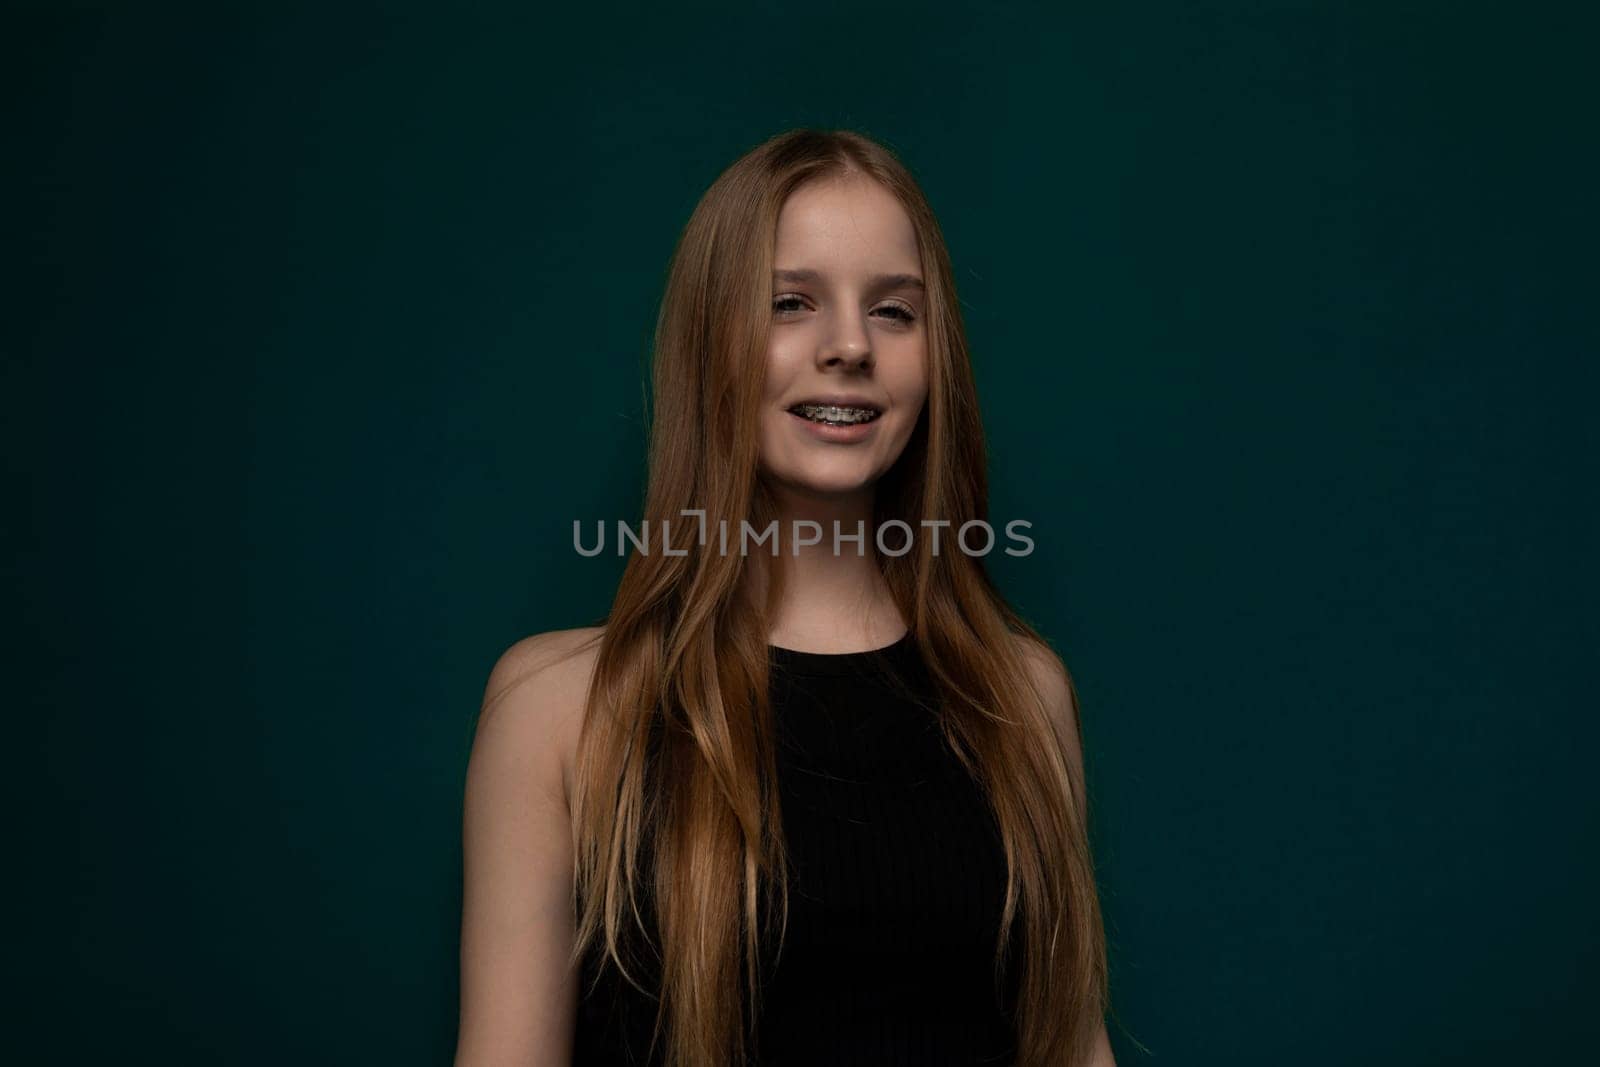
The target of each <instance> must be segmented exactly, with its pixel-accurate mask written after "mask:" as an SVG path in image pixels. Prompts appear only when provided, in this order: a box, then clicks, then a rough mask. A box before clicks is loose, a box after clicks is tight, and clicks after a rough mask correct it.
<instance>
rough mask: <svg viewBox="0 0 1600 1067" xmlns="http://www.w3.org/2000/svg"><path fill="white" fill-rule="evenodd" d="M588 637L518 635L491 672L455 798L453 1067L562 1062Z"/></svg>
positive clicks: (568, 1024)
mask: <svg viewBox="0 0 1600 1067" xmlns="http://www.w3.org/2000/svg"><path fill="white" fill-rule="evenodd" d="M593 633H594V631H584V630H577V631H574V630H565V631H557V632H554V633H548V634H539V635H536V636H534V637H529V638H526V639H524V640H522V641H519V642H518V643H517V644H515V645H513V646H512V647H511V648H510V649H508V650H507V651H506V652H505V654H504V655H502V656H501V657H500V660H499V662H497V663H496V664H495V667H494V669H493V671H492V672H491V673H490V675H489V683H488V687H487V691H486V693H485V697H484V708H483V711H482V713H481V714H480V715H479V718H478V726H477V735H476V737H475V738H474V740H473V744H472V755H471V758H470V760H469V761H468V765H467V780H466V793H465V798H464V803H463V819H462V830H463V839H462V848H463V886H462V890H463V895H462V914H461V1021H460V1033H459V1037H458V1039H457V1044H456V1058H455V1063H456V1067H511V1065H516V1067H535V1065H537V1067H544V1065H552V1067H553V1065H557V1064H562V1065H564V1064H567V1063H569V1062H570V1060H571V1056H572V1031H573V1019H574V1012H575V1009H576V991H577V986H576V983H575V981H574V980H573V977H572V975H571V974H570V973H569V970H568V967H567V956H568V953H569V952H570V951H571V946H572V938H573V925H574V923H573V914H572V902H571V894H572V862H573V861H572V836H571V826H570V821H569V818H568V807H567V773H568V768H569V767H570V760H571V755H570V754H571V752H572V751H573V748H574V746H575V742H576V736H577V728H578V726H579V724H580V723H581V721H582V714H583V700H584V693H585V690H586V688H587V685H588V671H589V670H590V669H591V668H592V664H593V655H592V650H589V654H583V652H582V651H580V650H581V649H582V646H583V644H584V641H585V638H586V637H588V636H589V635H592V634H593Z"/></svg>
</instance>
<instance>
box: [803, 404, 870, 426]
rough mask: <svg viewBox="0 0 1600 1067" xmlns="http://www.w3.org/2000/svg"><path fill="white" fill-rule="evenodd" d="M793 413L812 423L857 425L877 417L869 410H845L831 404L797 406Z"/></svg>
mask: <svg viewBox="0 0 1600 1067" xmlns="http://www.w3.org/2000/svg"><path fill="white" fill-rule="evenodd" d="M793 410H794V411H796V412H798V413H800V414H801V415H804V416H805V417H806V418H808V419H811V420H812V421H813V422H838V423H845V424H850V423H858V422H871V421H872V420H873V419H875V418H877V417H878V412H876V411H874V410H872V409H871V408H845V407H837V406H835V405H833V404H797V405H795V407H794V408H793Z"/></svg>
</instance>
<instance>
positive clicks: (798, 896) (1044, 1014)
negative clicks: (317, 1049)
mask: <svg viewBox="0 0 1600 1067" xmlns="http://www.w3.org/2000/svg"><path fill="white" fill-rule="evenodd" d="M653 405H654V406H653V412H652V420H651V452H650V472H649V489H648V494H647V500H646V506H645V520H646V521H645V523H643V524H640V526H634V527H632V528H631V529H633V530H635V531H639V530H640V529H641V527H642V532H643V533H644V534H646V535H648V538H649V540H647V541H646V542H645V544H644V547H643V548H641V547H639V546H638V545H637V544H636V545H635V546H634V548H633V551H632V555H631V557H630V559H629V561H628V564H627V567H626V569H625V572H624V574H623V577H622V582H621V585H620V587H619V589H618V591H617V595H616V600H615V602H614V603H613V605H612V610H611V612H610V614H609V616H608V617H607V619H606V623H605V625H604V626H603V627H598V628H592V629H581V630H569V631H557V632H552V633H547V634H540V635H536V636H533V637H529V638H526V639H524V640H522V641H520V642H518V643H517V644H516V645H514V646H512V647H511V648H510V649H509V650H508V651H507V652H506V653H505V654H504V655H503V656H502V657H501V659H500V661H499V662H498V663H497V664H496V665H495V667H494V670H493V672H492V674H491V676H490V678H489V682H488V691H487V693H486V696H485V702H484V708H483V712H482V714H481V716H480V720H479V726H478V734H477V738H476V740H475V742H474V746H473V752H472V757H471V761H470V764H469V768H468V776H467V787H466V799H465V899H464V908H463V921H462V943H461V966H462V976H461V977H462V984H461V1030H460V1039H459V1045H458V1050H457V1058H456V1062H457V1064H458V1067H487V1065H490V1064H567V1063H578V1064H624V1063H639V1064H643V1063H659V1064H666V1065H669V1067H701V1065H705V1067H722V1065H730V1064H743V1063H760V1064H807V1065H828V1067H834V1065H842V1064H873V1065H875V1067H885V1065H891V1064H917V1065H919V1067H929V1065H935V1064H945V1063H950V1064H954V1063H960V1064H972V1063H996V1064H999V1063H1018V1064H1023V1065H1027V1067H1046V1065H1049V1067H1056V1065H1063V1067H1069V1065H1070V1067H1078V1065H1090V1067H1105V1065H1109V1064H1111V1063H1112V1057H1111V1050H1110V1046H1109V1044H1108V1042H1107V1040H1106V1034H1105V1028H1104V1024H1103V1018H1104V1012H1105V1009H1106V1007H1107V1003H1106V965H1105V948H1104V937H1103V933H1102V929H1101V922H1100V911H1099V904H1098V901H1097V897H1096V892H1095V881H1094V872H1093V866H1092V862H1091V857H1090V853H1089V848H1088V838H1087V821H1086V803H1087V798H1086V793H1085V787H1084V778H1083V766H1082V756H1081V751H1082V749H1081V742H1080V734H1079V722H1078V718H1077V712H1076V697H1075V694H1074V692H1073V687H1072V685H1071V681H1070V679H1069V677H1068V675H1067V672H1066V671H1065V669H1064V668H1063V666H1062V664H1061V661H1060V659H1059V658H1058V657H1057V656H1056V655H1055V654H1054V653H1053V652H1052V651H1051V650H1050V648H1049V646H1048V645H1047V644H1046V643H1045V642H1044V641H1043V640H1042V639H1041V638H1040V637H1039V636H1038V635H1037V634H1036V633H1035V632H1034V631H1033V630H1032V629H1031V628H1030V627H1029V626H1028V625H1027V624H1026V623H1025V622H1024V621H1023V620H1022V619H1020V618H1019V617H1018V616H1017V615H1016V614H1015V613H1014V612H1013V611H1012V610H1011V609H1010V608H1009V607H1008V606H1007V605H1006V603H1005V602H1004V600H1003V599H1002V598H1001V596H1000V595H999V593H998V592H997V591H996V590H995V588H994V586H993V585H992V584H991V583H990V581H989V579H988V577H987V575H986V573H985V570H984V567H983V560H982V556H981V554H979V552H978V551H977V550H978V549H979V548H980V547H981V544H982V542H983V541H984V538H983V537H982V536H980V535H979V534H978V533H972V534H971V536H969V537H968V538H967V539H966V540H965V541H964V542H962V543H961V544H960V545H958V544H957V542H956V540H955V538H956V534H957V532H958V531H960V530H961V528H962V527H963V526H964V525H965V524H968V523H972V522H974V521H976V520H984V521H986V520H987V512H986V508H987V499H986V498H987V485H986V476H985V454H984V447H983V434H982V427H981V424H980V421H979V413H978V404H977V399H976V396H975V389H974V383H973V376H972V370H971V367H970V364H969V360H968V354H967V348H966V340H965V335H964V332H963V328H962V324H961V317H960V313H959V307H958V304H957V301H956V294H955V289H954V284H953V280H952V273H951V269H950V263H949V258H948V255H947V252H946V250H945V246H944V242H943V239H942V237H941V235H940V232H939V228H938V225H937V223H936V221H935V219H934V216H933V214H932V212H931V210H930V209H929V207H928V204H927V201H926V200H925V198H924V196H923V194H922V192H921V191H920V189H919V188H918V187H917V185H916V183H915V182H914V181H913V179H912V178H911V176H910V174H909V173H908V172H907V171H906V169H905V168H904V167H903V166H902V165H901V164H900V163H899V162H898V161H897V160H896V159H895V158H894V157H893V156H892V155H891V154H890V153H889V152H888V151H887V150H886V149H885V148H883V147H882V146H880V145H878V144H876V143H875V142H873V141H871V140H869V139H867V138H865V137H862V136H859V135H857V134H852V133H847V132H818V131H811V130H799V131H793V132H790V133H786V134H783V135H781V136H778V137H776V138H774V139H772V140H770V141H768V142H767V143H765V144H763V145H761V146H760V147H758V148H756V149H755V150H753V151H752V152H750V153H749V154H747V155H746V156H744V157H743V158H742V159H740V160H738V161H737V162H736V163H734V164H733V165H732V166H731V167H730V168H729V169H728V170H727V171H725V172H724V173H723V174H722V175H721V177H719V178H718V179H717V181H716V182H715V184H713V185H712V187H711V188H710V190H709V191H707V193H706V194H705V196H704V197H703V198H702V199H701V201H700V203H699V205H698V206H697V208H696V209H695V212H694V214H693V217H692V218H691V219H690V220H689V224H688V226H687V228H686V229H685V231H684V233H683V236H682V238H681V241H680V243H679V245H678V248H677V251H676V254H675V256H674V258H673V261H672V268H671V272H670V276H669V280H668V283H667V289H666V294H665V298H664V300H663V302H662V306H661V313H660V317H659V320H658V323H657V331H656V345H655V361H654V394H653ZM774 520H776V523H777V526H776V530H775V531H774V530H773V529H772V523H773V522H774ZM946 523H947V524H948V525H944V524H946ZM810 524H815V525H814V526H813V525H810ZM835 524H837V532H838V534H839V537H838V539H836V537H835V536H834V535H835V533H836V527H835ZM819 531H820V532H821V534H822V536H820V537H818V533H819ZM763 534H768V535H772V534H775V536H773V537H770V538H762V537H761V535H763ZM966 546H970V547H971V548H972V549H973V551H970V552H969V551H968V550H967V547H966Z"/></svg>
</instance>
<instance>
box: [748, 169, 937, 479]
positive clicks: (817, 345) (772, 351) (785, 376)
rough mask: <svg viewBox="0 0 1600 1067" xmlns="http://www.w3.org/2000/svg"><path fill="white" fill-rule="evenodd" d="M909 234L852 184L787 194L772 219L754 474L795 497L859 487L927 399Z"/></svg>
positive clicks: (880, 202) (889, 209)
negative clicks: (758, 471)
mask: <svg viewBox="0 0 1600 1067" xmlns="http://www.w3.org/2000/svg"><path fill="white" fill-rule="evenodd" d="M925 311H926V300H925V298H924V294H923V286H922V264H921V260H920V257H919V256H918V254H917V239H916V231H915V230H914V229H913V228H912V226H911V219H910V218H909V217H908V216H907V215H906V212H905V209H904V208H902V207H901V206H900V202H899V201H898V200H896V199H895V197H894V195H893V194H892V193H890V192H889V191H888V190H887V189H885V188H884V187H883V186H881V185H879V184H878V183H877V182H876V181H874V180H872V179H871V178H868V177H866V176H864V175H860V174H849V175H845V176H841V177H834V178H826V179H819V180H816V181H813V182H809V183H807V184H805V185H802V186H801V187H800V188H798V189H796V190H795V191H794V192H793V193H792V194H791V195H790V197H789V199H788V200H787V201H785V203H784V205H783V209H782V211H781V212H780V213H779V216H778V232H777V246H776V249H775V251H774V255H773V276H772V329H771V341H770V342H769V345H768V349H767V376H766V389H765V394H764V397H763V401H762V410H761V428H760V434H761V468H762V471H763V472H764V473H765V474H766V475H767V477H768V478H769V479H770V480H772V481H774V482H776V483H777V484H778V485H779V486H782V487H784V488H786V489H789V490H791V491H798V492H799V493H801V494H803V495H806V496H812V497H815V496H840V495H848V494H855V493H859V492H860V491H862V490H863V489H867V488H870V487H871V486H872V484H873V483H874V482H876V481H877V479H878V478H879V477H881V476H882V475H883V474H884V472H886V471H887V470H888V469H889V468H890V467H891V466H893V465H894V461H895V460H896V459H898V458H899V456H900V453H901V451H902V450H904V448H905V445H906V441H907V440H909V439H910V437H911V431H912V430H913V429H914V428H915V427H916V424H917V417H918V416H919V415H920V414H921V412H922V405H923V401H924V400H926V399H927V395H928V342H927V327H926V325H925V322H924V318H925Z"/></svg>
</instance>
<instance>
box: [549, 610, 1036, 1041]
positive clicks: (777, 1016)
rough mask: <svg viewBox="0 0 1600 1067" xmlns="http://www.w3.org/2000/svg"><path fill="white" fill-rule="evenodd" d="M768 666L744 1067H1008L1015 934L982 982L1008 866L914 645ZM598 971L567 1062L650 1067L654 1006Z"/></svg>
mask: <svg viewBox="0 0 1600 1067" xmlns="http://www.w3.org/2000/svg"><path fill="white" fill-rule="evenodd" d="M769 656H770V659H771V663H772V707H773V714H774V719H775V724H776V729H777V741H778V755H777V766H778V781H779V795H780V799H781V803H782V808H783V829H784V834H785V843H786V845H787V848H788V854H789V863H790V875H789V882H788V887H789V918H788V926H787V929H786V931H785V933H784V937H783V942H782V945H781V952H780V953H779V954H778V955H777V956H776V957H775V958H774V957H773V956H772V953H771V952H770V951H768V952H767V953H766V958H765V959H764V960H763V964H762V971H761V989H762V996H761V1002H760V1011H759V1021H758V1024H757V1025H758V1032H757V1035H756V1037H757V1039H758V1041H759V1050H760V1058H759V1061H756V1062H759V1064H760V1065H761V1067H787V1065H791V1064H796V1065H798V1064H804V1065H806V1067H817V1065H828V1067H850V1065H855V1064H861V1065H868V1064H870V1065H872V1067H894V1065H902V1064H904V1065H910V1064H916V1065H918V1067H937V1065H940V1064H961V1065H963V1067H970V1065H972V1064H1009V1063H1012V1062H1013V1060H1014V1057H1015V1049H1016V1039H1015V1036H1014V1027H1013V1017H1012V1013H1013V1011H1014V1007H1015V1002H1016V971H1017V967H1016V964H1015V963H1014V962H1013V961H1015V959H1016V957H1017V953H1018V952H1019V950H1020V948H1021V943H1020V940H1019V937H1020V925H1018V926H1014V927H1013V929H1012V931H1011V932H1010V933H1011V938H1010V946H1011V947H1010V949H1009V951H1008V961H1007V970H1006V972H1005V973H1004V975H1003V976H1002V978H1003V980H1002V981H1001V982H1000V983H999V986H998V988H997V984H996V976H995V947H996V937H997V936H998V934H999V923H1000V913H1001V909H1002V907H1003V905H1004V902H1005V879H1006V868H1005V854H1004V852H1003V850H1002V848H1001V845H1000V839H999V835H998V831H997V830H996V828H995V824H994V820H993V817H992V815H991V814H990V811H989V808H988V805H987V804H986V802H985V801H984V799H983V796H982V794H981V792H980V791H979V789H978V787H977V785H976V784H975V783H974V782H973V780H972V778H971V776H970V775H969V774H968V773H967V771H966V769H965V768H964V767H963V766H962V765H961V764H960V762H959V761H958V760H957V759H956V756H955V754H954V753H953V752H952V751H951V750H950V749H949V747H948V746H947V744H946V743H945V741H944V740H943V738H942V736H941V735H940V732H939V728H938V723H937V720H936V718H935V714H934V711H933V708H932V702H933V699H934V698H933V692H934V690H933V688H932V685H931V682H930V680H929V678H928V675H927V672H926V669H925V667H924V665H923V663H922V661H921V658H920V657H919V656H918V654H917V651H916V646H915V644H914V642H913V641H912V639H911V637H910V635H909V634H908V635H907V636H906V637H903V638H901V639H900V640H899V641H897V642H895V643H894V644H893V645H890V646H888V647H887V648H882V649H877V650H875V651H871V652H854V653H845V654H841V655H827V654H821V653H809V652H796V651H792V650H789V649H782V648H776V647H772V648H770V649H769ZM601 959H602V957H601V955H600V950H599V949H592V950H591V951H590V953H589V954H588V957H587V959H586V961H585V965H584V967H583V971H582V974H581V976H580V978H581V982H582V985H581V987H580V991H579V1003H578V1018H577V1031H576V1035H575V1038H576V1040H575V1046H574V1058H573V1063H574V1064H575V1065H577V1067H621V1065H624V1064H637V1065H647V1064H660V1063H662V1062H663V1058H662V1055H661V1051H662V1050H661V1048H660V1044H659V1043H658V1045H657V1047H656V1049H655V1051H654V1054H653V1055H651V1054H650V1048H651V1033H652V1028H653V1026H654V1023H655V1012H656V1001H655V999H654V998H653V997H648V996H646V995H645V994H643V993H641V992H640V991H639V990H638V989H637V988H635V987H634V986H633V985H632V984H630V983H629V982H627V981H626V980H624V979H623V978H622V977H621V976H620V975H619V974H617V973H616V970H615V968H614V966H613V965H611V964H610V963H602V962H601ZM596 980H598V984H595V983H596Z"/></svg>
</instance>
